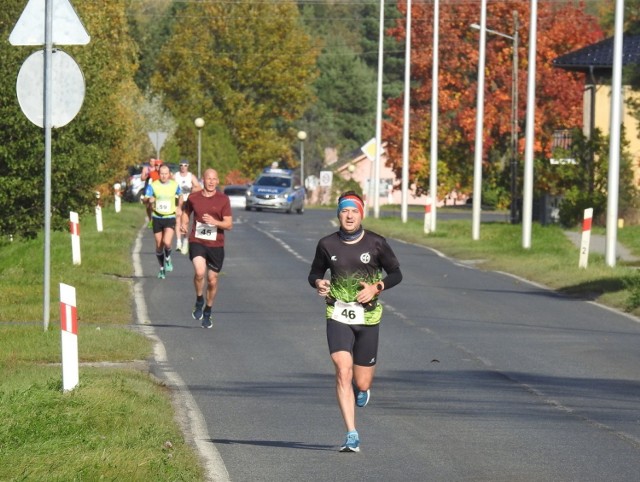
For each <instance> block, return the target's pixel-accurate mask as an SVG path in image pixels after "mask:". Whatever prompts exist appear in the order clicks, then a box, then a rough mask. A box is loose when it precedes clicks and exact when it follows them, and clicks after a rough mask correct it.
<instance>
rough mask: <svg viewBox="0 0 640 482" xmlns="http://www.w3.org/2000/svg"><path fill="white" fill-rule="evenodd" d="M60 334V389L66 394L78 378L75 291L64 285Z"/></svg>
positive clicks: (61, 287)
mask: <svg viewBox="0 0 640 482" xmlns="http://www.w3.org/2000/svg"><path fill="white" fill-rule="evenodd" d="M60 332H61V334H62V335H61V336H62V389H63V391H65V392H66V391H68V390H73V389H74V388H75V387H76V386H77V385H78V382H79V381H80V377H79V369H78V310H77V307H76V289H75V288H74V287H73V286H69V285H67V284H64V283H60Z"/></svg>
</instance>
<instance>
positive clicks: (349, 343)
mask: <svg viewBox="0 0 640 482" xmlns="http://www.w3.org/2000/svg"><path fill="white" fill-rule="evenodd" d="M379 332H380V325H379V324H378V325H347V324H346V323H340V322H339V321H335V320H332V319H327V342H328V343H329V353H335V352H338V351H348V352H349V353H351V355H352V356H353V363H354V364H355V365H360V366H364V367H372V366H374V365H375V364H376V361H377V360H376V359H377V357H378V333H379Z"/></svg>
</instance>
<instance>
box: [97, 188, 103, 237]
mask: <svg viewBox="0 0 640 482" xmlns="http://www.w3.org/2000/svg"><path fill="white" fill-rule="evenodd" d="M96 199H97V201H96V228H97V229H98V232H99V233H101V232H102V206H100V192H99V191H96Z"/></svg>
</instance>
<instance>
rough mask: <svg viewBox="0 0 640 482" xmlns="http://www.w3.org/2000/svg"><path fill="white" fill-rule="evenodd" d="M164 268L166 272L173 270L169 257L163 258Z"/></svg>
mask: <svg viewBox="0 0 640 482" xmlns="http://www.w3.org/2000/svg"><path fill="white" fill-rule="evenodd" d="M164 268H165V269H166V270H167V273H171V272H172V271H173V264H171V258H170V257H169V258H165V259H164Z"/></svg>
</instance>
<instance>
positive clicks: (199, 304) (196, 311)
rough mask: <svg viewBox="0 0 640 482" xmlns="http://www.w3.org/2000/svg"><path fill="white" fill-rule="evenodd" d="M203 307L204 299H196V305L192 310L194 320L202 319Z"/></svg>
mask: <svg viewBox="0 0 640 482" xmlns="http://www.w3.org/2000/svg"><path fill="white" fill-rule="evenodd" d="M202 308H204V300H202V301H196V305H195V306H194V307H193V311H192V312H191V316H193V319H194V320H201V319H202Z"/></svg>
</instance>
